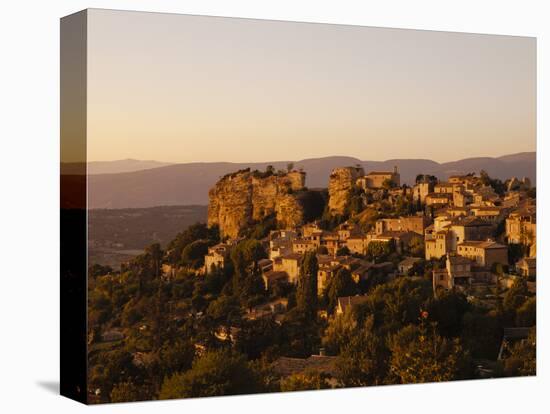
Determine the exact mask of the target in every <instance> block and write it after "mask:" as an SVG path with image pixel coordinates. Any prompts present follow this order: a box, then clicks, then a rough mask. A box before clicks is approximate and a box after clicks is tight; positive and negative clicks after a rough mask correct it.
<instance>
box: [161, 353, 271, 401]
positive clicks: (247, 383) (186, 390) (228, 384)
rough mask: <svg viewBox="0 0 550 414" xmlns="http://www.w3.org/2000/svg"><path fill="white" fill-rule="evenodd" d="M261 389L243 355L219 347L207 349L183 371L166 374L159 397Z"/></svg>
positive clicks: (212, 394)
mask: <svg viewBox="0 0 550 414" xmlns="http://www.w3.org/2000/svg"><path fill="white" fill-rule="evenodd" d="M260 391H262V388H261V382H260V381H259V380H258V377H257V375H256V372H255V371H254V370H253V369H252V367H251V366H250V365H249V363H248V362H247V361H246V358H245V357H244V356H243V355H240V354H235V353H232V352H231V351H230V350H227V349H222V350H217V351H209V352H207V353H205V354H204V355H203V356H201V357H200V358H198V359H197V360H195V361H194V362H193V367H192V368H191V369H190V370H189V371H186V372H184V373H177V374H174V375H171V376H169V377H167V378H166V379H165V380H164V382H163V384H162V388H161V390H160V394H159V398H161V399H168V398H190V397H213V396H217V395H235V394H251V393H255V392H260Z"/></svg>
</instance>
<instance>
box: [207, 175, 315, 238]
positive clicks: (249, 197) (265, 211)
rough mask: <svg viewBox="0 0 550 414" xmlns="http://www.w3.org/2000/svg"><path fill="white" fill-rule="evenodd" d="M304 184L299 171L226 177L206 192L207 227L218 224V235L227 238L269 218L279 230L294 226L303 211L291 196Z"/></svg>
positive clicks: (300, 218)
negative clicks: (270, 217) (273, 217)
mask: <svg viewBox="0 0 550 414" xmlns="http://www.w3.org/2000/svg"><path fill="white" fill-rule="evenodd" d="M304 183H305V173H303V172H300V171H292V172H289V173H287V174H266V173H260V172H257V171H255V172H251V171H250V170H248V169H247V170H242V171H238V172H236V173H233V174H228V175H226V176H225V177H223V178H222V179H221V180H219V181H218V182H217V183H216V185H215V186H214V187H213V188H212V189H210V191H209V192H208V197H209V203H208V226H209V227H212V226H214V225H218V226H219V228H220V233H221V235H222V236H229V237H231V238H234V237H238V236H239V234H240V233H241V231H242V230H243V229H244V228H246V227H248V226H249V225H251V224H253V223H254V222H258V221H261V220H262V219H264V218H265V217H267V216H270V215H275V218H276V219H277V223H278V225H279V226H281V227H294V226H298V225H300V224H302V222H303V218H304V211H303V208H302V206H301V203H300V201H299V200H298V198H297V197H296V195H295V193H296V192H298V191H301V190H303V189H304Z"/></svg>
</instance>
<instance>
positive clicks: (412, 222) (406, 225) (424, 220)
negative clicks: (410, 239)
mask: <svg viewBox="0 0 550 414" xmlns="http://www.w3.org/2000/svg"><path fill="white" fill-rule="evenodd" d="M429 221H430V220H429V218H428V217H426V216H424V215H414V216H401V217H398V218H385V219H380V220H377V221H376V224H375V226H376V227H375V232H376V234H382V233H386V232H389V231H403V232H406V231H412V232H415V233H418V234H420V235H423V234H424V229H425V228H426V226H428V224H429Z"/></svg>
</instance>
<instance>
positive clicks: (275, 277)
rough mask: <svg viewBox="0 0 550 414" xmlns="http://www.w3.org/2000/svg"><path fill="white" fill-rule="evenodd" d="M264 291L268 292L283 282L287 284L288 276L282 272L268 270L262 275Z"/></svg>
mask: <svg viewBox="0 0 550 414" xmlns="http://www.w3.org/2000/svg"><path fill="white" fill-rule="evenodd" d="M262 279H263V281H264V287H265V290H270V289H273V287H275V285H277V284H279V283H283V282H288V274H287V273H286V272H283V271H275V270H269V271H266V272H263V273H262Z"/></svg>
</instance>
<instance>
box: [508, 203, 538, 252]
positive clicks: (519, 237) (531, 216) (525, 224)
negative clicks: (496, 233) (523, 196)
mask: <svg viewBox="0 0 550 414" xmlns="http://www.w3.org/2000/svg"><path fill="white" fill-rule="evenodd" d="M506 239H507V241H508V243H515V244H518V243H521V244H525V245H526V246H532V245H533V244H534V243H536V239H537V216H536V213H535V210H534V209H523V210H517V211H515V212H513V213H510V215H509V216H508V218H507V219H506Z"/></svg>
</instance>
